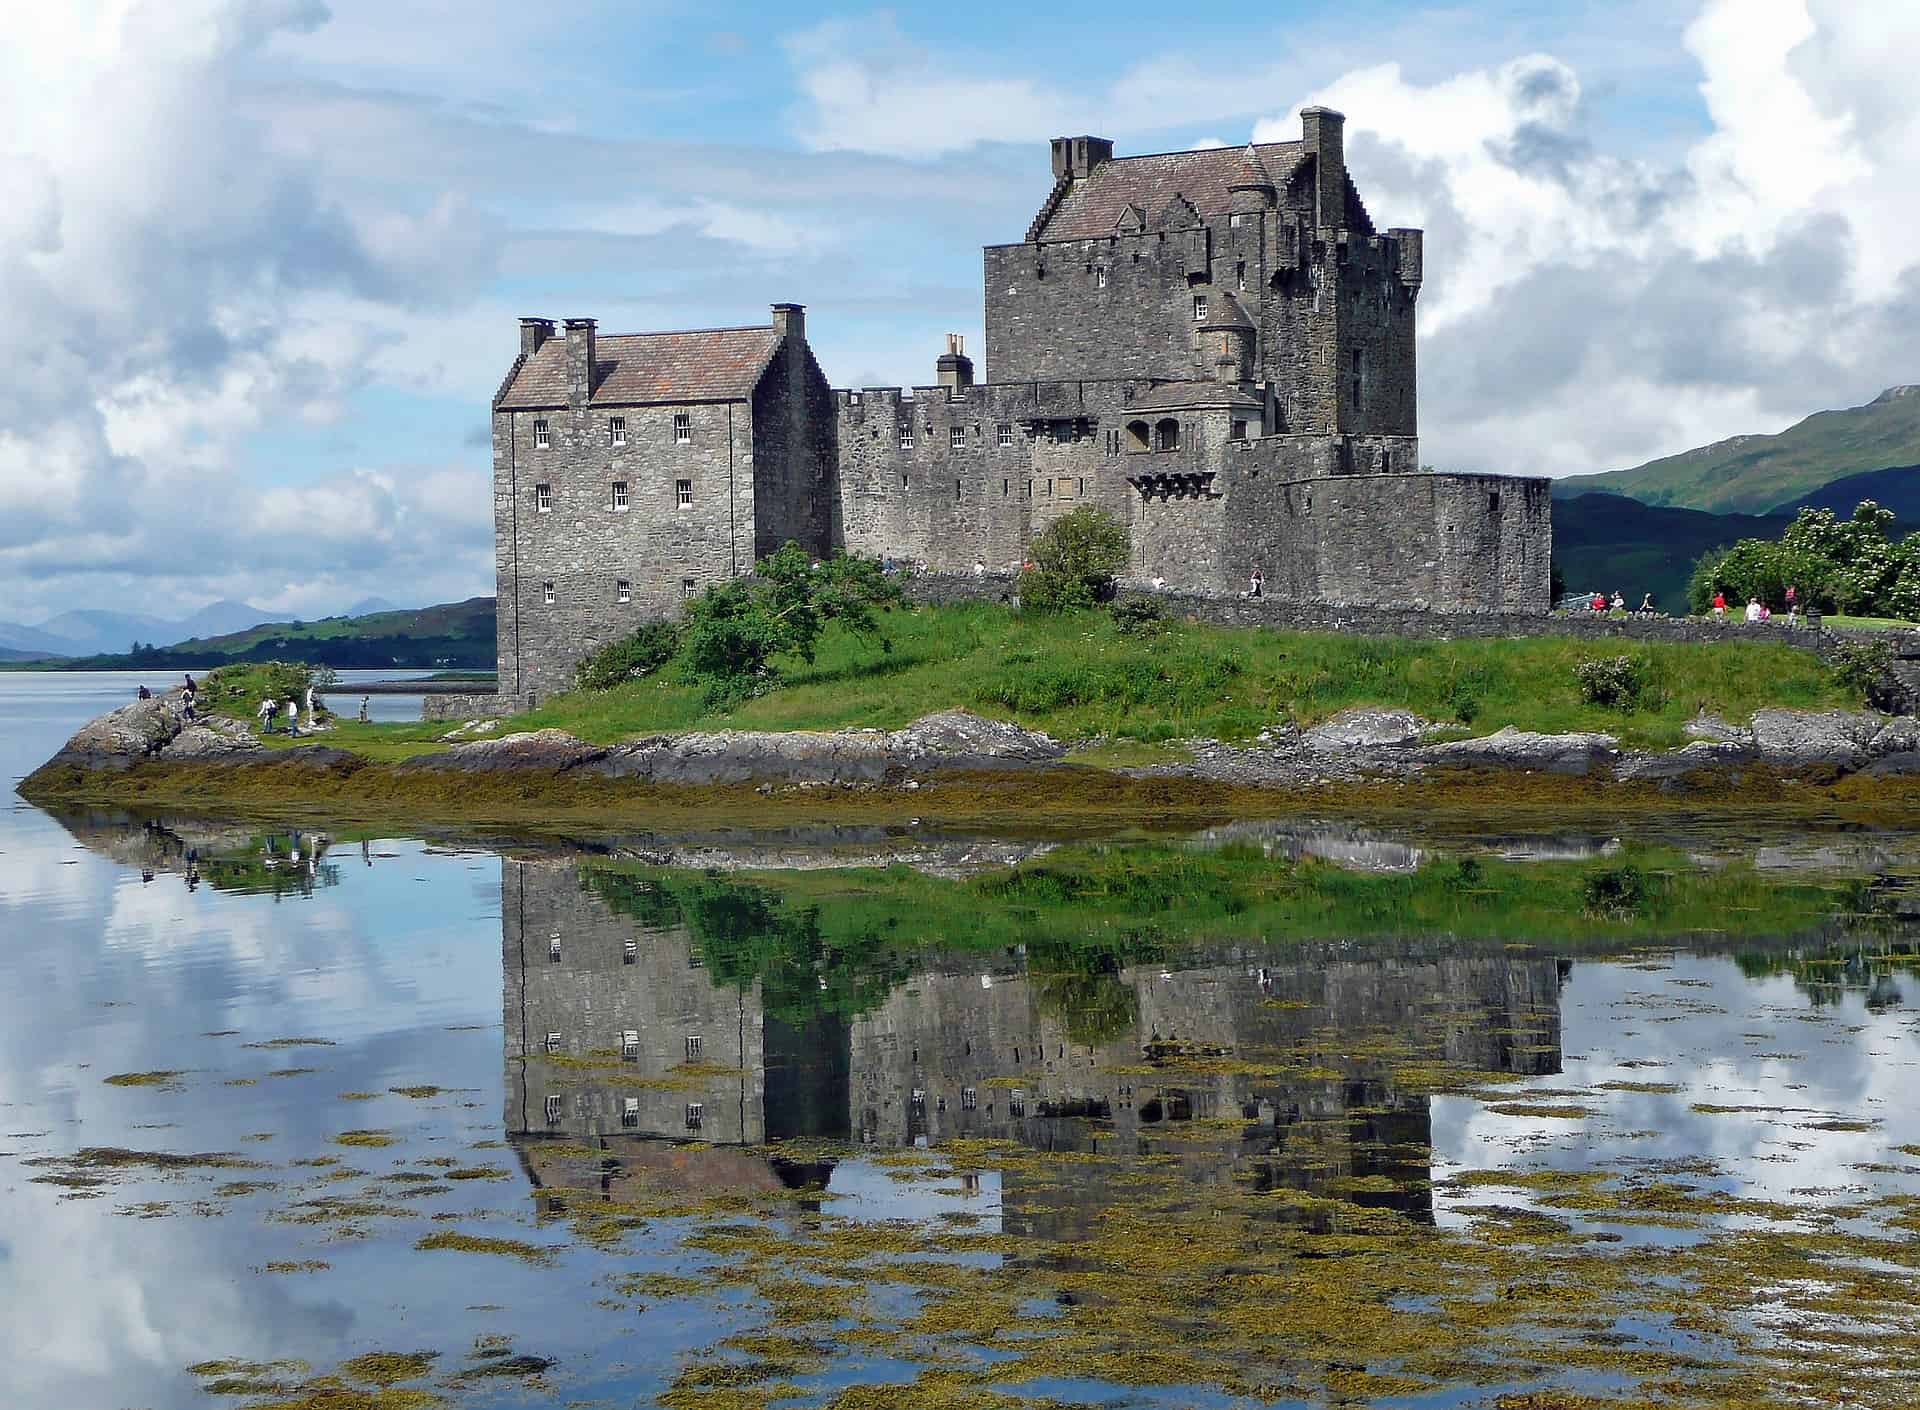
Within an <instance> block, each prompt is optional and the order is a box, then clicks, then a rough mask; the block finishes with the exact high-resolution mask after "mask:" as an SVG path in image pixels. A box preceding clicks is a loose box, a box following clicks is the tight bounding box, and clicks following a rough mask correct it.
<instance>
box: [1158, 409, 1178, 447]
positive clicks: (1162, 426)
mask: <svg viewBox="0 0 1920 1410" xmlns="http://www.w3.org/2000/svg"><path fill="white" fill-rule="evenodd" d="M1153 448H1154V449H1155V450H1178V449H1180V423H1179V422H1178V421H1175V420H1174V419H1173V418H1172V417H1171V416H1169V417H1167V418H1166V419H1165V420H1164V421H1162V422H1160V423H1159V424H1158V425H1157V426H1155V427H1154V428H1153Z"/></svg>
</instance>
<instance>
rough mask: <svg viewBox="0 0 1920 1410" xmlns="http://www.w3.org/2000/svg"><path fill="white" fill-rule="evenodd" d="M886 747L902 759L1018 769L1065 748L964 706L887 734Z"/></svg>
mask: <svg viewBox="0 0 1920 1410" xmlns="http://www.w3.org/2000/svg"><path fill="white" fill-rule="evenodd" d="M887 747H888V748H889V750H890V751H891V752H892V753H894V754H895V755H896V756H898V757H900V758H901V759H902V760H905V761H912V762H918V761H920V760H922V759H924V760H927V761H928V762H931V763H934V764H938V765H943V766H944V767H947V768H960V769H974V768H986V769H992V768H1017V767H1019V766H1020V765H1022V764H1040V763H1046V762H1048V761H1050V760H1053V759H1058V758H1059V757H1060V756H1061V755H1063V754H1065V753H1066V752H1067V750H1066V746H1065V745H1063V744H1061V743H1059V742H1058V741H1057V740H1055V739H1053V738H1051V737H1050V736H1048V735H1045V734H1042V733H1041V732H1040V731H1039V730H1030V729H1023V728H1022V727H1021V726H1019V725H1016V724H1011V723H1009V722H1007V721H1005V720H989V719H984V718H982V717H981V716H979V715H975V714H970V713H968V712H967V711H965V710H943V711H941V712H940V713H938V714H934V715H925V716H922V717H921V718H920V719H917V720H915V721H914V722H913V723H912V724H910V725H908V726H907V727H906V728H905V729H900V730H895V731H894V732H893V733H892V734H891V735H889V736H888V737H887Z"/></svg>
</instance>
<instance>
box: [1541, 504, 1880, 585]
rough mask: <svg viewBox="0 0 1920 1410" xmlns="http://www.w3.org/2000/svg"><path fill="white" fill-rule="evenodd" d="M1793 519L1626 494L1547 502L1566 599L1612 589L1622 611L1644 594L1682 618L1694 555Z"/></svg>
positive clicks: (1775, 531)
mask: <svg viewBox="0 0 1920 1410" xmlns="http://www.w3.org/2000/svg"><path fill="white" fill-rule="evenodd" d="M1852 509H1853V506H1852V505H1851V504H1849V505H1848V506H1847V510H1848V512H1849V513H1850V512H1852ZM1792 517H1793V516H1792V515H1790V514H1789V515H1785V516H1781V515H1765V516H1762V515H1754V514H1709V513H1707V512H1705V511H1704V510H1699V509H1670V508H1665V507H1662V506H1659V505H1652V504H1642V503H1641V502H1640V501H1639V500H1637V499H1628V498H1627V497H1626V496H1625V495H1617V494H1583V495H1579V496H1576V497H1575V498H1572V499H1562V500H1555V501H1554V505H1553V565H1554V567H1555V568H1557V569H1558V570H1559V571H1560V577H1561V581H1562V582H1564V583H1565V585H1566V589H1567V591H1569V592H1589V591H1592V590H1594V589H1596V588H1597V589H1599V590H1600V591H1602V592H1612V591H1614V590H1615V589H1616V588H1617V589H1618V590H1619V591H1620V592H1621V593H1623V594H1624V595H1625V596H1626V599H1627V606H1629V607H1638V606H1639V605H1640V596H1641V594H1642V593H1648V592H1651V593H1652V594H1653V600H1654V605H1655V606H1657V607H1658V608H1660V610H1661V611H1663V612H1673V613H1681V612H1685V611H1686V601H1687V592H1686V589H1687V577H1688V575H1689V574H1690V573H1691V572H1692V571H1693V565H1694V563H1695V561H1696V560H1698V558H1699V557H1700V555H1701V554H1703V553H1705V552H1706V551H1707V550H1708V549H1712V548H1719V547H1722V546H1723V545H1725V544H1730V543H1732V542H1734V540H1736V539H1745V538H1778V537H1779V536H1780V532H1781V531H1782V530H1783V529H1785V528H1786V526H1787V525H1788V524H1789V523H1791V522H1792Z"/></svg>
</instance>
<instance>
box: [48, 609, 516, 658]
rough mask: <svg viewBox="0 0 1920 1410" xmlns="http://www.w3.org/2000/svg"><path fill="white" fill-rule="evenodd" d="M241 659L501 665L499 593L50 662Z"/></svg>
mask: <svg viewBox="0 0 1920 1410" xmlns="http://www.w3.org/2000/svg"><path fill="white" fill-rule="evenodd" d="M239 661H303V662H306V663H308V664H309V665H315V666H335V667H346V668H350V667H367V668H372V669H376V670H378V669H382V668H385V667H389V666H391V667H396V668H410V667H435V666H438V667H460V668H465V669H468V670H487V671H490V670H492V669H493V665H494V640H493V599H492V598H491V597H471V598H468V599H467V600H466V601H465V602H446V603H441V604H440V605H439V606H437V607H422V608H420V609H418V610H417V611H399V612H375V613H372V614H370V615H368V616H364V617H323V618H321V619H320V620H319V621H317V622H299V621H296V622H263V623H261V624H260V625H259V626H256V627H249V628H247V630H245V631H243V632H231V633H229V634H227V635H225V636H216V637H206V638H204V639H202V638H194V639H193V640H190V641H182V642H177V643H175V644H174V645H172V646H165V647H152V646H149V647H143V648H141V649H139V650H137V651H128V652H116V653H114V654H113V655H110V656H86V657H80V658H76V659H68V660H60V661H50V662H47V663H46V664H47V665H48V666H49V667H53V668H57V669H59V670H63V671H76V670H78V671H108V670H136V669H139V670H145V669H163V668H174V667H178V668H180V669H183V670H184V669H188V668H193V667H206V666H218V665H224V664H226V663H229V662H239Z"/></svg>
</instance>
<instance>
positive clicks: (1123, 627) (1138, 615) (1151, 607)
mask: <svg viewBox="0 0 1920 1410" xmlns="http://www.w3.org/2000/svg"><path fill="white" fill-rule="evenodd" d="M1108 610H1109V611H1110V612H1111V613H1112V614H1113V624H1114V625H1115V626H1116V627H1118V628H1119V629H1120V632H1121V635H1123V636H1137V637H1152V636H1159V635H1160V634H1161V633H1162V632H1164V631H1165V630H1166V629H1167V614H1166V610H1165V609H1164V608H1163V607H1161V605H1160V604H1159V603H1158V602H1155V601H1154V600H1153V599H1152V598H1151V597H1123V598H1121V599H1120V601H1118V602H1116V603H1114V604H1113V606H1112V607H1111V608H1109V609H1108Z"/></svg>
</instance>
